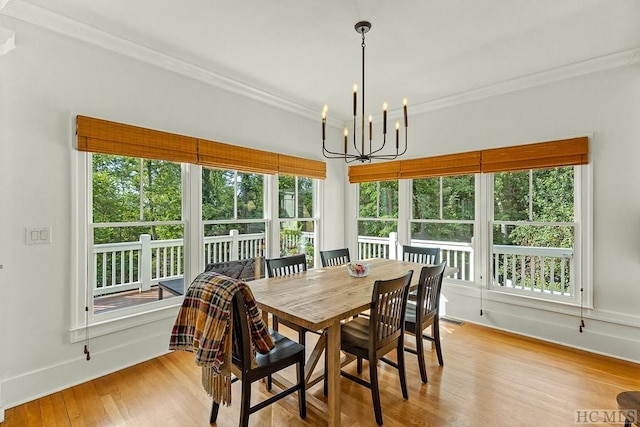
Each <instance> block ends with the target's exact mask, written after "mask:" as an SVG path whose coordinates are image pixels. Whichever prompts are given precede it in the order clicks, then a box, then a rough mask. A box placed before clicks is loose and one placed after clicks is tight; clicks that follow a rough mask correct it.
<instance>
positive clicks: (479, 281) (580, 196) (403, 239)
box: [352, 163, 593, 311]
mask: <svg viewBox="0 0 640 427" xmlns="http://www.w3.org/2000/svg"><path fill="white" fill-rule="evenodd" d="M567 166H573V167H574V218H575V219H574V224H575V242H574V255H573V257H574V262H575V272H574V273H575V278H574V279H575V281H574V284H573V285H574V286H575V289H576V294H575V295H574V297H573V298H555V297H550V298H549V297H545V296H543V295H532V293H531V292H529V293H526V292H523V293H517V292H505V291H504V289H496V288H495V287H494V286H491V285H492V283H491V282H492V279H491V277H490V272H491V271H492V270H491V260H492V256H491V255H490V254H492V253H493V248H492V245H493V242H492V226H493V221H492V219H493V205H494V193H493V173H475V174H474V181H475V186H474V188H475V220H474V238H473V242H472V250H473V252H474V256H473V263H474V272H473V278H472V280H469V281H466V280H464V281H463V280H458V279H455V278H450V277H448V278H445V281H446V282H447V284H448V285H453V286H456V287H458V286H459V287H460V289H469V290H470V289H473V288H475V289H477V290H479V292H480V295H484V299H485V300H493V301H497V302H505V303H509V304H517V305H524V306H531V307H538V308H547V309H550V310H553V311H562V308H561V307H562V306H567V307H583V308H593V267H592V266H593V262H592V260H593V247H592V241H593V214H592V212H593V164H592V163H583V164H577V165H567ZM360 184H361V183H354V184H353V185H354V187H355V191H354V192H353V193H352V194H353V195H354V197H353V200H354V204H353V209H354V212H355V213H356V215H355V221H354V230H355V232H354V234H353V241H354V242H355V245H356V247H358V221H360V220H362V219H370V218H363V217H360V216H359V212H360V211H359V200H360ZM398 189H399V195H398V201H399V206H398V224H399V225H400V224H403V225H402V227H400V226H399V228H398V242H397V243H398V245H402V244H411V223H412V222H413V221H414V219H413V218H412V216H413V205H412V180H411V179H403V178H401V179H399V182H398ZM373 219H376V218H373ZM398 252H399V251H398ZM465 294H466V293H465ZM469 295H471V294H469ZM473 295H478V294H476V293H475V292H474V293H473Z"/></svg>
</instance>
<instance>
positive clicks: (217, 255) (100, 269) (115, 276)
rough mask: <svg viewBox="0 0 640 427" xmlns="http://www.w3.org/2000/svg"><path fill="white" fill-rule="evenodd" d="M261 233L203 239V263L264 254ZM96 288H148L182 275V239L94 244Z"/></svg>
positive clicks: (100, 292)
mask: <svg viewBox="0 0 640 427" xmlns="http://www.w3.org/2000/svg"><path fill="white" fill-rule="evenodd" d="M264 247H265V237H264V233H254V234H239V232H238V231H237V230H231V233H230V234H229V235H225V236H208V237H205V238H204V254H205V263H211V262H224V261H233V260H237V259H247V258H253V257H255V256H257V255H262V254H263V248H264ZM93 253H94V258H93V259H94V272H95V282H94V283H95V286H94V289H93V295H94V296H99V295H107V294H112V293H115V292H121V291H128V290H133V289H140V290H142V291H145V290H149V289H151V286H152V285H155V284H157V283H158V281H161V280H163V279H173V278H178V277H182V276H183V275H184V248H183V241H182V239H174V240H151V236H149V235H148V234H142V235H141V236H140V240H139V241H137V242H130V243H106V244H99V245H94V248H93Z"/></svg>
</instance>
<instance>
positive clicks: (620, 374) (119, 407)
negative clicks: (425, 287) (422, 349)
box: [2, 322, 640, 427]
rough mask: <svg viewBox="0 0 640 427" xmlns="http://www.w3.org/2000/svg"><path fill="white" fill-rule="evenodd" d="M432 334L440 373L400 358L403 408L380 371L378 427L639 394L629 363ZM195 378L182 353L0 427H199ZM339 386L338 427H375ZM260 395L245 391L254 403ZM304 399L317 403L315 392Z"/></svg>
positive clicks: (578, 406)
mask: <svg viewBox="0 0 640 427" xmlns="http://www.w3.org/2000/svg"><path fill="white" fill-rule="evenodd" d="M282 329H283V330H285V328H282ZM441 332H442V336H443V338H442V345H443V353H444V363H445V365H444V367H440V366H438V363H437V358H436V356H435V351H431V352H430V353H431V354H430V355H429V356H428V361H429V366H428V374H429V383H428V384H422V382H421V381H420V374H419V371H418V366H417V359H416V357H415V356H413V355H411V354H407V355H406V359H407V375H408V385H409V400H403V399H402V394H401V391H400V385H399V381H398V376H397V372H396V371H395V370H394V369H390V368H389V367H387V366H385V365H384V364H383V365H382V369H381V373H380V379H381V389H382V391H381V399H382V411H383V417H384V425H385V426H447V427H448V426H515V425H517V426H532V427H533V426H536V427H537V426H544V427H554V426H575V425H576V424H575V423H574V416H575V411H576V410H583V409H597V410H603V409H604V410H616V409H617V405H616V400H615V398H616V395H617V394H618V393H619V392H621V391H625V390H640V365H638V364H634V363H629V362H625V361H620V360H616V359H612V358H608V357H604V356H599V355H595V354H591V353H587V352H583V351H578V350H574V349H570V348H566V347H562V346H558V345H554V344H549V343H544V342H541V341H537V340H533V339H529V338H524V337H520V336H517V335H512V334H508V333H504V332H499V331H495V330H492V329H489V328H485V327H481V326H476V325H472V324H468V323H467V324H464V325H457V324H454V323H450V322H442V323H441ZM576 333H578V331H577V330H576ZM585 333H588V332H585ZM312 337H313V334H308V335H307V339H308V340H309V341H311V339H312ZM406 341H407V345H411V344H412V343H413V340H412V339H411V338H408V339H407V340H406ZM427 348H428V346H427ZM94 359H95V358H94ZM89 363H94V362H93V360H92V362H89ZM354 365H355V363H352V364H351V365H349V366H347V367H346V368H345V369H349V370H351V371H355V366H354ZM363 371H364V372H367V367H366V362H365V365H364V370H363ZM199 375H200V371H199V368H198V367H196V366H195V364H194V363H193V356H192V355H191V354H190V353H185V352H175V353H169V354H167V355H165V356H162V357H159V358H157V359H153V360H150V361H147V362H144V363H141V364H139V365H136V366H133V367H130V368H127V369H124V370H122V371H119V372H115V373H113V374H110V375H107V376H104V377H102V378H98V379H96V380H93V381H89V382H87V383H84V384H80V385H78V386H75V387H72V388H69V389H66V390H63V391H61V392H58V393H54V394H52V395H50V396H46V397H43V398H41V399H37V400H35V401H32V402H29V403H26V404H24V405H20V406H17V407H15V408H11V409H8V410H6V411H5V422H4V423H2V426H3V427H13V426H205V425H208V424H209V422H208V420H209V411H210V408H211V401H210V399H209V398H208V396H207V395H206V393H205V392H204V390H203V389H202V387H201V386H200V377H199ZM340 386H341V389H342V396H341V403H342V425H344V426H349V427H360V426H375V425H376V424H375V419H374V415H373V409H372V408H371V395H370V392H369V390H368V389H366V388H364V387H362V386H360V385H358V384H356V383H354V382H352V381H349V380H347V379H346V378H342V379H341V385H340ZM239 387H240V384H239V383H238V382H237V383H235V384H234V386H233V393H234V400H233V403H232V405H231V407H229V408H227V407H222V408H220V413H219V416H218V426H236V425H238V419H239V412H238V403H239V393H240V391H239ZM266 393H267V392H266V391H265V388H264V385H263V384H261V383H260V384H259V383H256V384H254V399H255V396H259V397H263V396H265V394H266ZM307 394H308V396H311V399H314V398H315V399H317V400H320V401H323V400H324V397H323V396H322V385H321V384H318V385H316V386H314V387H313V388H311V389H310V390H309V391H308V392H307ZM254 402H255V400H254ZM307 414H308V415H307V418H306V419H305V420H301V419H300V418H299V417H298V412H297V400H296V397H295V395H293V396H289V397H287V398H285V399H283V400H281V401H280V402H278V403H276V404H274V405H271V406H270V407H267V408H265V409H263V410H261V411H259V412H257V413H256V414H253V415H252V416H251V418H250V425H252V426H315V425H326V421H325V420H324V418H323V414H322V411H321V410H319V409H316V408H315V407H314V406H312V405H308V412H307ZM592 425H593V424H592ZM596 425H597V424H596ZM602 425H605V424H602ZM606 425H622V424H606Z"/></svg>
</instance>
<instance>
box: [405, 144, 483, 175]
mask: <svg viewBox="0 0 640 427" xmlns="http://www.w3.org/2000/svg"><path fill="white" fill-rule="evenodd" d="M481 158H482V156H481V154H480V151H472V152H468V153H460V154H448V155H446V156H436V157H425V158H421V159H411V160H401V161H400V178H428V177H433V176H448V175H465V174H472V173H479V172H480V159H481Z"/></svg>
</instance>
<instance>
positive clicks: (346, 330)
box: [340, 317, 369, 348]
mask: <svg viewBox="0 0 640 427" xmlns="http://www.w3.org/2000/svg"><path fill="white" fill-rule="evenodd" d="M340 341H341V343H342V345H343V346H349V347H352V346H355V347H364V348H367V347H368V346H369V319H368V318H365V317H356V318H354V319H353V320H350V321H348V322H347V323H344V324H342V326H341V327H340Z"/></svg>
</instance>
